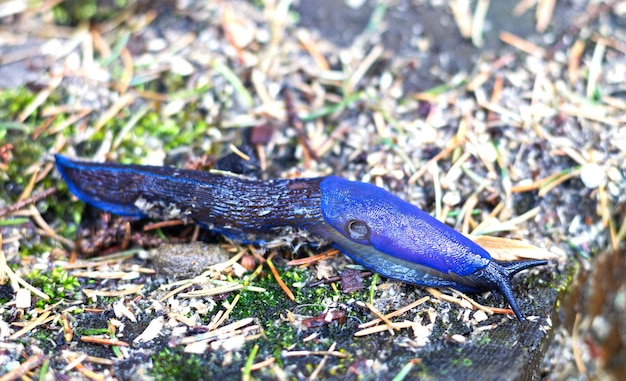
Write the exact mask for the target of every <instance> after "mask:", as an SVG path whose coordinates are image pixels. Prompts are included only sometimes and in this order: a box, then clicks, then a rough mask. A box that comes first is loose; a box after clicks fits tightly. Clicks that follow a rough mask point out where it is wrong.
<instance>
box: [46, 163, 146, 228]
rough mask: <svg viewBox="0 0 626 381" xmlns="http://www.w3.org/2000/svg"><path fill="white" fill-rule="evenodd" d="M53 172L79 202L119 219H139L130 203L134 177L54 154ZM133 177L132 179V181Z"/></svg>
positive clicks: (139, 214)
mask: <svg viewBox="0 0 626 381" xmlns="http://www.w3.org/2000/svg"><path fill="white" fill-rule="evenodd" d="M54 157H55V160H56V166H57V170H58V171H59V173H60V174H61V177H63V180H65V182H66V184H67V187H68V189H69V190H70V192H72V193H73V194H74V195H76V197H78V198H79V199H81V200H82V201H84V202H86V203H88V204H91V205H93V206H95V207H96V208H99V209H102V210H105V211H107V212H110V213H115V214H119V215H123V216H131V217H143V216H144V215H145V213H143V212H142V210H140V209H139V208H137V207H136V206H135V205H134V204H133V202H134V200H135V199H136V197H135V198H132V199H131V197H133V196H134V194H133V193H134V192H133V188H134V186H133V185H134V183H136V181H133V180H135V179H136V177H137V176H133V174H132V173H131V172H129V171H124V170H120V169H118V168H115V167H109V166H107V165H106V164H98V163H87V162H80V161H75V160H71V159H69V158H67V157H65V156H62V155H59V154H56V155H55V156H54ZM133 177H135V179H133Z"/></svg>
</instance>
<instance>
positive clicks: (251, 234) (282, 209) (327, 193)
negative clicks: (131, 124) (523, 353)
mask: <svg viewBox="0 0 626 381" xmlns="http://www.w3.org/2000/svg"><path fill="white" fill-rule="evenodd" d="M56 163H57V168H58V170H59V172H60V173H61V175H62V177H63V179H64V180H65V181H66V182H67V185H68V188H69V189H70V191H71V192H72V193H74V194H75V195H76V196H77V197H78V198H80V199H81V200H83V201H85V202H87V203H89V204H91V205H93V206H95V207H97V208H100V209H103V210H105V211H108V212H111V213H116V214H120V215H126V216H137V217H150V218H157V219H171V218H180V219H189V220H193V221H194V222H196V223H197V224H200V225H202V226H204V227H206V228H208V229H212V230H216V231H219V232H220V233H223V234H225V235H227V236H229V237H231V238H234V239H237V240H240V241H253V240H254V239H255V238H258V237H263V236H269V235H272V234H274V235H275V234H277V233H278V232H279V231H280V229H283V228H289V227H291V228H296V229H302V230H306V231H308V232H310V233H311V234H313V235H315V236H317V237H319V238H321V239H323V240H325V241H329V242H332V243H333V245H334V246H335V247H336V248H337V249H339V250H340V251H342V252H343V253H344V254H346V255H348V256H349V257H351V258H352V259H354V260H355V261H356V262H358V263H359V264H361V265H363V266H364V267H366V268H368V269H370V270H372V271H374V272H377V273H379V274H381V275H383V276H386V277H388V278H391V279H396V280H399V281H402V282H406V283H411V284H416V285H421V286H432V287H452V288H455V289H458V290H460V291H464V292H470V293H477V292H485V291H492V292H497V293H499V294H502V295H503V296H504V297H505V299H506V300H507V302H508V303H509V305H510V306H511V308H512V309H513V311H514V312H515V315H516V316H517V317H518V319H519V320H524V316H523V314H522V312H521V311H520V309H519V308H518V306H517V304H516V302H515V298H514V295H513V291H512V289H511V278H512V277H513V275H514V274H516V273H517V272H519V271H521V270H524V269H527V268H530V267H534V266H539V265H543V264H546V261H543V260H528V261H518V262H496V261H494V260H493V259H492V258H491V256H490V255H489V253H488V252H487V251H486V250H484V249H483V248H482V247H480V246H479V245H477V244H476V243H474V242H473V241H472V240H470V239H469V238H467V237H465V236H464V235H463V234H461V233H459V232H457V231H456V230H454V229H452V228H450V227H448V226H447V225H445V224H444V223H442V222H440V221H438V220H437V219H435V218H434V217H432V216H430V215H429V214H428V213H425V212H424V211H422V210H421V209H419V208H418V207H416V206H414V205H412V204H410V203H408V202H406V201H403V200H401V199H399V198H398V197H396V196H394V195H392V194H391V193H389V192H387V191H385V190H384V189H382V188H379V187H376V186H374V185H371V184H367V183H361V182H354V181H348V180H345V179H342V178H340V177H335V176H329V177H321V178H310V179H289V180H287V179H281V180H272V181H263V180H256V179H250V178H245V177H242V176H238V175H232V174H230V175H229V174H225V173H215V172H201V171H190V170H181V169H175V168H169V167H153V166H138V165H120V164H98V163H86V162H78V161H73V160H70V159H68V158H66V157H63V156H61V155H56Z"/></svg>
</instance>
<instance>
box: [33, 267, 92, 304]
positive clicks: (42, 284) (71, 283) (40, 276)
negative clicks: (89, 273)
mask: <svg viewBox="0 0 626 381" xmlns="http://www.w3.org/2000/svg"><path fill="white" fill-rule="evenodd" d="M26 279H27V280H28V281H30V283H31V284H32V285H33V286H35V287H37V288H39V289H40V290H41V291H43V292H44V293H45V294H46V295H48V296H49V297H50V300H43V299H39V300H37V302H36V306H37V307H39V308H43V307H45V306H46V305H47V304H54V303H57V302H59V301H61V300H63V299H66V298H76V297H77V296H80V294H79V293H78V290H79V288H80V283H79V282H78V279H77V278H76V277H74V276H71V275H69V274H68V273H67V272H66V271H65V270H64V269H63V268H61V267H57V268H54V269H52V271H49V272H42V271H41V270H39V269H35V270H34V271H32V272H31V273H30V274H28V275H26Z"/></svg>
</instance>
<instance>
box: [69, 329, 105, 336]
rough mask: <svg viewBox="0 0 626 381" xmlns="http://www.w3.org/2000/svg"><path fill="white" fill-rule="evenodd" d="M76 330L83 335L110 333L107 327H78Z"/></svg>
mask: <svg viewBox="0 0 626 381" xmlns="http://www.w3.org/2000/svg"><path fill="white" fill-rule="evenodd" d="M76 331H77V332H78V333H79V334H81V335H83V336H95V335H111V334H112V332H111V331H110V330H109V329H108V328H80V327H78V328H77V329H76Z"/></svg>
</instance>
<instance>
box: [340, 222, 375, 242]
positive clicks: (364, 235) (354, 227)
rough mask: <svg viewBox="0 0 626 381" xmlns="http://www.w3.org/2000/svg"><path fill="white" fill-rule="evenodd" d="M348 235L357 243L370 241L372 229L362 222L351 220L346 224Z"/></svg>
mask: <svg viewBox="0 0 626 381" xmlns="http://www.w3.org/2000/svg"><path fill="white" fill-rule="evenodd" d="M345 229H346V234H347V235H348V237H350V238H351V239H353V240H355V241H369V239H370V228H369V226H367V224H366V223H365V222H363V221H360V220H350V221H348V222H347V223H346V228H345Z"/></svg>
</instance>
